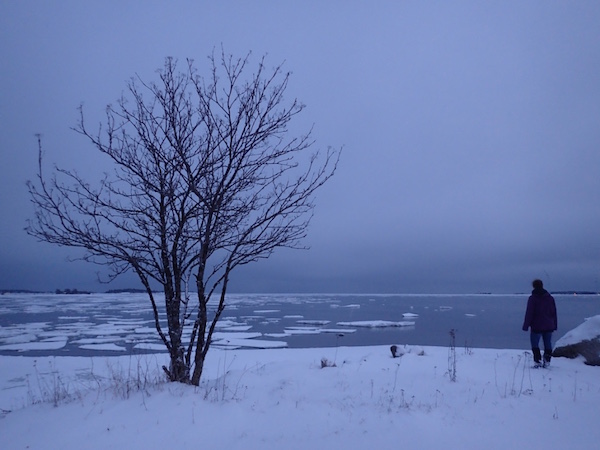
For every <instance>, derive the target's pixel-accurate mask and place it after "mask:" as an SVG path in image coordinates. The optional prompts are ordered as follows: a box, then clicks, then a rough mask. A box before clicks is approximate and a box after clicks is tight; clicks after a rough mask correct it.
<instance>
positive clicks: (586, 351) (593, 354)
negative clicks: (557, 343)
mask: <svg viewBox="0 0 600 450" xmlns="http://www.w3.org/2000/svg"><path fill="white" fill-rule="evenodd" d="M552 355H553V356H559V357H560V356H563V357H565V358H571V359H573V358H577V357H578V356H583V357H584V358H585V363H586V364H587V365H589V366H600V336H599V337H596V338H594V339H586V340H583V341H581V342H578V343H576V344H570V345H565V346H562V347H556V348H555V349H554V351H553V352H552Z"/></svg>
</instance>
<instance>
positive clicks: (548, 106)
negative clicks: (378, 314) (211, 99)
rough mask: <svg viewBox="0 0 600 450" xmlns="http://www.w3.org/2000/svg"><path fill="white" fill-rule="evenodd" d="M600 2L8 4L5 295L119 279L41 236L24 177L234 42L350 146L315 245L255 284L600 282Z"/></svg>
mask: <svg viewBox="0 0 600 450" xmlns="http://www.w3.org/2000/svg"><path fill="white" fill-rule="evenodd" d="M598 24H600V2H597V1H577V2H564V1H546V0H544V1H521V0H519V1H502V2H480V1H472V2H467V1H465V2H459V1H456V2H446V1H439V2H433V1H431V2H421V1H410V2H408V1H398V0H393V1H362V2H358V1H348V0H340V1H306V0H303V1H297V2H291V1H290V2H280V1H278V2H276V1H256V0H255V1H219V2H216V1H190V2H183V1H174V2H173V1H171V2H165V1H124V2H121V1H85V2H82V1H47V2H37V1H19V2H17V1H8V0H0V56H1V59H2V69H1V70H0V96H1V97H0V151H1V154H0V171H1V173H0V183H1V186H2V187H1V193H0V212H1V214H2V220H1V222H0V232H1V235H0V252H1V253H0V289H9V288H12V289H15V288H25V289H34V290H38V289H40V290H54V289H56V288H78V289H91V290H102V291H103V290H106V289H109V288H116V287H125V286H135V287H137V284H136V282H135V279H134V278H132V277H129V278H127V277H126V278H124V279H122V280H120V281H118V282H116V283H114V284H113V285H109V286H105V285H99V284H98V283H97V282H96V275H95V273H96V271H97V270H98V267H95V266H90V265H86V264H84V263H71V262H66V258H67V257H69V256H71V257H73V256H77V252H75V251H73V250H71V249H61V248H57V247H54V246H51V245H50V244H46V243H39V242H36V240H35V239H33V238H31V237H29V236H28V235H27V234H26V233H25V232H24V231H23V228H24V227H25V225H26V220H27V218H30V217H32V215H33V209H32V206H31V205H30V203H29V199H28V194H27V189H26V186H25V182H26V180H28V179H34V177H35V173H36V162H37V144H36V140H35V137H34V134H35V133H42V135H43V143H44V149H45V153H46V158H47V159H48V162H51V163H56V164H58V165H59V166H63V167H80V168H81V167H84V168H85V169H89V170H93V169H94V168H95V167H96V164H95V162H96V160H95V159H94V158H95V157H96V155H95V150H94V149H93V148H92V147H91V146H90V145H89V144H88V143H87V142H86V141H85V140H84V139H83V138H82V137H81V136H79V135H77V134H76V133H75V132H73V131H71V130H70V127H72V126H74V125H75V123H76V120H77V107H78V106H79V104H80V103H83V104H84V105H85V109H86V112H87V116H88V120H89V121H91V122H92V121H94V120H95V121H96V122H98V121H100V120H101V119H102V114H103V111H104V108H105V106H106V105H107V104H108V103H113V102H114V101H115V100H116V99H117V98H118V97H119V96H120V94H121V92H122V91H123V90H124V88H125V82H126V80H127V79H129V78H130V77H131V76H133V75H134V74H136V73H137V74H139V75H140V76H141V77H142V78H143V79H145V80H148V79H152V77H153V76H154V74H155V70H156V69H158V68H160V67H161V66H162V64H163V62H164V58H165V57H166V56H174V57H176V58H180V59H184V58H187V57H190V58H194V59H195V60H196V61H197V62H198V65H199V68H201V67H202V64H204V61H205V58H206V56H207V55H209V54H210V53H211V51H212V50H213V48H215V47H219V46H220V45H221V44H222V45H223V46H224V48H225V50H226V51H227V52H229V53H232V54H234V55H236V56H244V55H245V54H246V53H247V52H248V51H252V52H253V55H254V56H255V58H254V59H253V61H256V59H257V58H258V57H259V56H261V55H263V54H265V53H266V54H268V61H269V62H270V63H271V64H272V65H273V66H274V65H276V64H278V63H280V62H282V61H285V67H286V68H287V69H288V70H291V71H292V73H293V75H292V79H291V82H290V84H289V87H288V91H287V95H288V96H289V97H290V98H292V97H297V98H298V99H299V100H301V101H302V102H303V103H305V104H306V105H307V107H306V109H305V111H304V112H303V114H302V115H301V116H300V117H298V118H297V121H296V123H295V125H294V127H296V126H297V127H298V129H306V128H308V127H310V126H311V125H312V124H314V125H315V129H314V137H315V138H316V140H317V144H316V146H318V147H322V148H325V147H327V146H329V145H331V146H333V147H341V146H343V148H344V151H343V156H342V160H341V162H340V165H339V170H338V172H337V174H336V176H335V177H334V178H333V179H332V180H331V181H330V182H329V184H327V185H326V186H325V187H324V188H323V190H322V191H321V192H320V193H319V195H318V198H317V209H316V211H315V216H314V219H313V222H312V225H311V228H310V230H309V237H308V239H307V240H306V244H307V245H310V247H311V249H310V250H308V251H280V252H278V253H276V254H275V255H274V256H273V257H272V258H271V259H270V260H268V261H264V262H261V263H258V264H255V265H254V266H248V267H247V268H244V270H242V271H240V272H239V273H238V274H237V276H236V275H234V281H233V282H234V287H235V289H236V290H238V291H242V292H250V291H252V292H383V293H393V292H398V293H426V292H431V293H440V292H448V293H470V292H482V291H483V292H497V293H510V292H526V291H528V290H529V289H530V287H529V283H530V281H531V280H532V279H533V278H534V277H542V279H544V281H545V284H546V286H547V287H548V288H549V289H551V290H562V289H586V290H600V26H599V25H598Z"/></svg>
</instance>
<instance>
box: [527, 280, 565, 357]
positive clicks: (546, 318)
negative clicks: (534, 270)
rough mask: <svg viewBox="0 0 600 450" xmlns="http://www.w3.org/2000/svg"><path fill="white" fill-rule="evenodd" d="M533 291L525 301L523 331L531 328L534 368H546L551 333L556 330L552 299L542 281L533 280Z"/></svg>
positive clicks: (550, 346)
mask: <svg viewBox="0 0 600 450" xmlns="http://www.w3.org/2000/svg"><path fill="white" fill-rule="evenodd" d="M531 285H532V286H533V291H531V295H530V296H529V300H527V310H526V311H525V320H523V331H527V330H528V329H529V328H531V333H530V335H529V339H530V341H531V350H532V352H533V361H534V362H535V366H534V367H540V366H543V367H547V366H548V365H549V364H550V359H551V357H552V332H553V331H555V330H556V329H557V328H558V318H557V314H556V303H555V301H554V297H552V295H550V293H549V292H548V291H547V290H546V289H544V284H543V283H542V280H533V282H532V283H531ZM540 338H542V339H543V341H544V362H543V363H542V354H541V352H540Z"/></svg>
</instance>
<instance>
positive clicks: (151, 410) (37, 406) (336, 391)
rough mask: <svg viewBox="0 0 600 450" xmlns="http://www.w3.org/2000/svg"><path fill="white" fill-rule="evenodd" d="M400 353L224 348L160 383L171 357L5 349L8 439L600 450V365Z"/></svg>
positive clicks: (515, 354) (4, 441)
mask: <svg viewBox="0 0 600 450" xmlns="http://www.w3.org/2000/svg"><path fill="white" fill-rule="evenodd" d="M399 349H400V350H401V351H402V352H403V353H404V354H403V355H402V356H401V357H399V358H392V356H391V352H390V349H389V346H371V347H339V348H335V347H334V348H311V349H289V348H282V349H268V350H256V349H255V350H223V349H217V348H215V349H213V350H211V351H210V352H209V356H208V361H207V364H206V368H205V373H204V376H203V383H202V385H201V386H200V387H198V388H195V387H192V386H184V385H180V384H172V383H164V382H161V381H160V380H161V378H162V376H161V369H160V368H159V367H160V366H161V365H162V364H164V363H166V362H167V359H166V356H165V355H162V354H153V355H143V356H114V357H99V356H98V357H92V358H86V357H41V358H32V357H25V356H2V357H0V409H1V411H0V412H1V416H2V418H1V419H0V448H1V449H24V448H28V449H63V450H66V449H78V450H80V449H107V448H128V449H137V448H145V449H150V448H180V449H187V448H210V449H221V448H222V449H284V448H285V449H334V448H335V449H338V448H339V449H365V448H380V449H391V448H410V449H437V448H451V449H455V448H456V449H459V448H460V449H481V448H485V449H507V448H523V449H529V450H533V449H550V448H552V449H575V448H576V449H596V448H598V442H600V427H599V426H598V423H599V422H598V406H599V405H600V367H590V366H586V365H584V364H583V362H582V360H580V359H576V360H568V359H564V358H555V359H553V361H552V366H551V368H550V369H533V368H531V365H532V360H531V356H530V355H529V352H523V351H519V350H496V349H477V348H476V349H470V348H461V347H457V348H455V349H454V350H453V349H451V348H444V347H417V346H408V347H405V346H399ZM454 376H455V377H454ZM453 378H455V381H453Z"/></svg>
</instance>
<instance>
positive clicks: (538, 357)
mask: <svg viewBox="0 0 600 450" xmlns="http://www.w3.org/2000/svg"><path fill="white" fill-rule="evenodd" d="M531 351H532V352H533V362H534V363H536V364H540V363H541V362H542V352H541V351H540V349H539V348H532V349H531Z"/></svg>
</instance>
